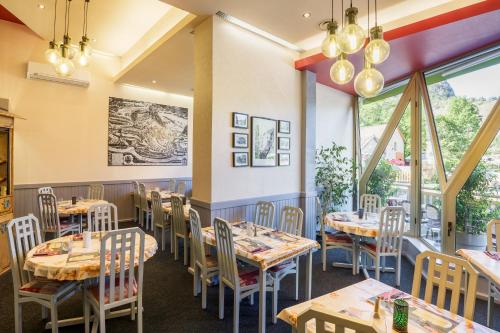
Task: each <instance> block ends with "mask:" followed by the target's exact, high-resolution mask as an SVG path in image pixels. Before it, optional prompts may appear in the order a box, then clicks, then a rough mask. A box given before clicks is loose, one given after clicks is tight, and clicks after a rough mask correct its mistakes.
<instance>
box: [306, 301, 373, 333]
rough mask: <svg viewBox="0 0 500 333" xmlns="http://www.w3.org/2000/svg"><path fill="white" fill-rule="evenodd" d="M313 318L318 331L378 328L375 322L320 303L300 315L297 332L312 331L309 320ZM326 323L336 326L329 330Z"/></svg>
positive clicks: (363, 332)
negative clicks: (309, 328)
mask: <svg viewBox="0 0 500 333" xmlns="http://www.w3.org/2000/svg"><path fill="white" fill-rule="evenodd" d="M312 319H314V320H315V322H316V323H315V324H316V330H315V332H316V333H326V332H332V330H334V332H335V333H345V332H346V329H348V331H350V332H352V331H354V332H359V333H377V330H376V329H375V328H374V327H373V326H374V325H373V324H374V323H373V322H370V321H365V320H361V319H357V318H353V317H352V316H347V315H345V314H342V313H338V312H334V311H331V310H329V309H328V308H326V307H324V306H321V305H318V304H313V305H311V307H310V308H309V309H307V310H306V311H304V312H302V313H301V314H299V315H298V317H297V333H306V332H310V330H308V328H307V322H308V321H310V320H312ZM325 325H328V326H331V325H335V328H334V329H333V328H332V327H330V328H329V329H328V330H327V329H326V327H325Z"/></svg>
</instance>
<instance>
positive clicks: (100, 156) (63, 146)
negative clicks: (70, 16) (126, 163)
mask: <svg viewBox="0 0 500 333" xmlns="http://www.w3.org/2000/svg"><path fill="white" fill-rule="evenodd" d="M46 47H47V42H46V41H44V40H42V39H40V38H39V37H38V36H36V35H35V34H34V33H33V32H31V31H30V30H29V29H28V28H26V27H25V26H22V25H19V24H14V23H10V22H6V21H2V20H0V97H2V98H7V99H9V100H10V105H11V111H12V112H15V113H17V114H19V115H22V116H23V117H25V118H27V120H16V124H15V136H14V183H15V184H33V183H56V182H79V181H105V180H126V179H147V178H168V177H190V176H191V164H192V163H191V160H192V159H191V156H192V127H193V126H192V103H193V101H192V98H191V97H186V96H180V95H173V94H166V93H161V92H155V91H151V90H145V89H137V88H131V87H124V86H120V85H116V84H114V83H113V81H112V78H111V73H113V72H115V71H116V69H117V68H118V66H119V60H118V58H109V57H103V56H99V55H95V56H94V57H93V59H92V63H91V66H90V68H89V70H90V71H91V74H92V79H91V84H90V87H89V88H87V89H85V88H81V87H74V86H68V85H62V84H57V83H52V82H45V81H35V80H27V79H26V64H27V62H28V61H37V62H44V58H43V53H44V50H45V49H46ZM110 96H112V97H122V98H128V99H135V100H143V101H150V102H155V103H161V104H168V105H176V106H182V107H187V108H189V119H190V123H189V133H188V135H189V159H188V166H183V167H177V166H176V167H174V166H147V167H118V166H114V167H108V165H107V164H108V162H107V132H108V98H109V97H110Z"/></svg>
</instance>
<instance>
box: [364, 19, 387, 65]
mask: <svg viewBox="0 0 500 333" xmlns="http://www.w3.org/2000/svg"><path fill="white" fill-rule="evenodd" d="M370 35H371V38H370V43H368V45H367V46H366V49H365V57H366V60H367V61H368V62H370V63H372V64H374V65H378V64H381V63H383V62H384V61H385V60H386V59H387V58H388V57H389V53H390V52H391V46H390V45H389V43H387V42H386V41H385V40H384V35H383V30H382V27H381V26H376V27H373V28H372V29H371V30H370Z"/></svg>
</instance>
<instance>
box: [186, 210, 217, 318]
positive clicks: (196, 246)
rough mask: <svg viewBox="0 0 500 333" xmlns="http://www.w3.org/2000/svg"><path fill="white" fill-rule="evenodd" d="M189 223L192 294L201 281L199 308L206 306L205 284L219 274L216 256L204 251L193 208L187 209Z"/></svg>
mask: <svg viewBox="0 0 500 333" xmlns="http://www.w3.org/2000/svg"><path fill="white" fill-rule="evenodd" d="M189 223H190V225H191V244H192V246H193V248H192V249H191V251H193V257H192V259H193V263H192V265H193V271H194V273H193V295H194V296H197V295H198V293H199V292H200V282H201V308H202V309H206V308H207V286H208V284H209V283H210V282H211V279H212V278H213V277H214V276H216V275H218V274H219V267H218V262H217V258H216V257H213V256H210V255H207V254H206V253H205V243H204V242H203V234H202V231H201V221H200V215H199V214H198V212H197V211H196V210H194V209H192V208H191V209H190V210H189Z"/></svg>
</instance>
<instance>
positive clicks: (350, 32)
mask: <svg viewBox="0 0 500 333" xmlns="http://www.w3.org/2000/svg"><path fill="white" fill-rule="evenodd" d="M341 1H342V12H343V11H344V8H343V7H344V1H343V0H341ZM357 15H358V9H357V8H356V7H353V6H352V0H351V6H350V7H349V8H347V9H346V11H345V18H346V24H345V25H344V24H343V27H342V28H341V30H340V32H337V29H338V24H337V22H336V21H335V20H334V19H333V0H332V19H331V20H330V21H328V22H326V28H327V29H326V30H327V33H326V38H325V39H324V40H323V43H322V45H321V50H322V52H323V54H324V55H325V56H326V57H328V58H337V60H336V61H335V63H334V64H333V65H332V67H331V68H330V77H331V79H332V81H333V82H335V83H337V84H341V85H342V84H346V83H348V82H350V81H351V80H352V78H353V77H354V66H353V64H352V63H351V62H350V61H349V60H348V59H347V55H348V54H354V53H356V52H358V51H359V50H361V49H362V48H363V46H364V44H365V38H366V35H365V32H364V30H363V28H361V27H360V26H359V25H358V23H357ZM369 15H370V0H368V17H369ZM342 22H344V19H342ZM368 28H369V20H368ZM364 53H365V54H364V68H363V70H362V71H361V72H359V73H358V75H356V78H355V79H354V89H355V90H356V93H357V94H358V95H360V96H362V97H373V96H376V95H377V94H378V93H380V91H381V90H382V88H384V76H383V75H382V73H380V72H379V71H378V70H377V69H376V68H375V67H374V65H378V64H381V63H382V62H384V61H385V60H386V59H387V58H388V57H389V53H390V46H389V43H387V42H386V41H385V40H384V38H383V30H382V27H381V26H378V25H377V0H375V26H374V27H373V28H371V29H370V42H369V43H368V45H367V46H366V48H365V50H364Z"/></svg>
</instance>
